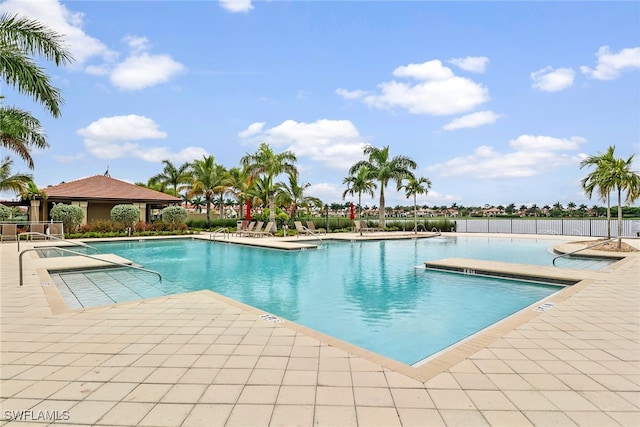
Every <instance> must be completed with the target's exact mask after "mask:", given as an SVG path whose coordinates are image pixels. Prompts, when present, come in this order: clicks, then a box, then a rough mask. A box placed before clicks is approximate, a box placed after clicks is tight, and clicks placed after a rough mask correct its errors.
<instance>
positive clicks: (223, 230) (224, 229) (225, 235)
mask: <svg viewBox="0 0 640 427" xmlns="http://www.w3.org/2000/svg"><path fill="white" fill-rule="evenodd" d="M217 234H222V239H223V240H224V239H225V238H226V239H227V240H228V239H229V236H230V235H231V233H229V227H220V228H218V229H216V230H213V231H212V232H211V234H209V241H215V240H216V235H217Z"/></svg>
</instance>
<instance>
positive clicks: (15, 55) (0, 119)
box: [0, 14, 72, 169]
mask: <svg viewBox="0 0 640 427" xmlns="http://www.w3.org/2000/svg"><path fill="white" fill-rule="evenodd" d="M62 37H63V36H62V35H61V34H58V33H56V32H54V31H51V30H50V29H49V28H48V27H46V26H45V25H43V24H41V23H39V22H37V21H35V20H32V19H27V18H20V17H18V16H17V15H8V14H3V15H2V16H1V17H0V78H2V79H3V80H4V81H5V82H6V83H7V84H8V85H9V86H13V87H15V88H16V89H17V90H18V92H20V93H22V94H25V95H28V96H31V97H32V98H33V99H34V100H35V101H36V102H38V103H41V104H43V105H44V106H45V108H46V109H47V110H48V111H49V112H50V113H51V115H52V116H53V117H59V116H60V105H61V104H62V102H63V100H62V96H61V94H60V90H59V89H57V88H55V87H53V86H52V85H51V81H50V78H49V76H48V75H47V74H46V73H45V72H44V69H43V68H42V67H40V66H39V65H38V64H37V63H36V62H35V61H34V60H33V59H32V58H31V57H30V56H34V55H37V56H40V57H43V58H44V59H46V60H50V61H53V62H54V63H55V65H57V66H60V65H65V64H68V63H70V62H71V61H72V57H71V54H70V53H69V52H68V51H67V50H65V49H64V48H63V40H62ZM0 99H2V96H0ZM0 146H3V147H5V148H7V149H9V150H11V151H14V152H15V153H17V154H18V156H20V157H21V158H22V159H23V160H25V161H26V162H27V165H28V166H29V168H30V169H33V167H34V165H33V159H32V158H31V155H30V148H31V147H32V146H35V147H37V148H44V147H47V146H48V144H47V142H46V139H45V136H44V133H43V132H42V129H41V127H40V122H39V121H38V120H37V119H36V118H34V117H33V116H32V115H31V113H29V112H26V111H22V110H20V109H18V108H15V107H4V106H0Z"/></svg>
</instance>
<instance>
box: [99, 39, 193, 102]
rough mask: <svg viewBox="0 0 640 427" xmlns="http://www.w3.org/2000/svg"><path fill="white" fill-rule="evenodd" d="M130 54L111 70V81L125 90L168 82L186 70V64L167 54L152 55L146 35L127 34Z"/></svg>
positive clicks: (126, 41) (126, 40)
mask: <svg viewBox="0 0 640 427" xmlns="http://www.w3.org/2000/svg"><path fill="white" fill-rule="evenodd" d="M124 41H125V43H127V45H128V46H129V49H130V51H131V52H130V54H129V56H128V57H127V58H126V59H125V60H124V61H122V62H121V63H119V64H117V65H115V67H114V68H113V69H112V70H111V71H110V74H109V80H110V81H111V83H112V84H113V85H114V86H116V87H118V88H120V89H125V90H138V89H144V88H147V87H150V86H154V85H157V84H159V83H166V82H168V81H169V80H170V79H171V78H172V77H174V76H175V75H177V74H179V73H181V72H183V71H184V70H185V67H184V65H182V64H181V63H179V62H177V61H175V60H174V59H173V58H171V56H169V55H166V54H161V55H151V54H149V53H148V52H147V51H148V50H149V41H148V40H147V38H146V37H139V36H127V37H125V39H124Z"/></svg>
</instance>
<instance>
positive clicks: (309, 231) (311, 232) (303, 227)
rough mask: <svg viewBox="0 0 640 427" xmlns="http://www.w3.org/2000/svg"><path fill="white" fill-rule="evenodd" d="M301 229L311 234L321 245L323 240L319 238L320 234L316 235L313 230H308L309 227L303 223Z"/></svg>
mask: <svg viewBox="0 0 640 427" xmlns="http://www.w3.org/2000/svg"><path fill="white" fill-rule="evenodd" d="M302 229H303V230H305V231H306V232H307V233H309V234H311V235H312V236H313V237H315V238H316V239H318V240H320V246H322V243H323V241H322V239H321V238H320V236H318V234H317V233H314V232H313V230H310V229H309V228H307V227H305V226H304V225H303V226H302Z"/></svg>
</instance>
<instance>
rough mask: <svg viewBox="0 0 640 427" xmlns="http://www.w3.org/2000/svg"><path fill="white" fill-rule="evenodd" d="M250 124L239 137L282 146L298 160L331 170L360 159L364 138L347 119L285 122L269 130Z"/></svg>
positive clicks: (257, 124) (259, 124)
mask: <svg viewBox="0 0 640 427" xmlns="http://www.w3.org/2000/svg"><path fill="white" fill-rule="evenodd" d="M263 126H264V123H253V124H252V125H250V126H249V127H248V128H247V129H246V130H244V131H242V132H240V133H239V134H238V136H240V137H241V138H243V139H249V138H250V139H251V141H256V142H262V141H267V142H268V143H269V144H272V145H274V146H284V147H286V149H289V150H292V151H293V152H294V153H295V154H296V156H298V157H307V158H309V159H311V160H314V161H318V162H321V163H323V164H325V166H328V167H331V168H338V169H343V168H348V167H350V166H351V165H352V164H353V163H355V162H356V161H358V160H360V159H361V158H362V149H363V147H364V146H365V145H366V142H365V139H364V138H363V137H362V136H361V135H360V133H359V132H358V129H357V128H356V127H355V126H354V124H353V123H351V122H350V121H349V120H328V119H321V120H317V121H315V122H312V123H304V122H296V121H295V120H286V121H284V122H282V123H281V124H279V125H278V126H275V127H273V128H270V129H266V130H265V129H263Z"/></svg>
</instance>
